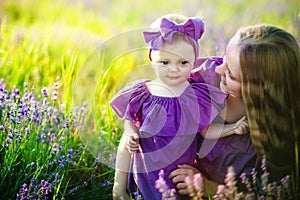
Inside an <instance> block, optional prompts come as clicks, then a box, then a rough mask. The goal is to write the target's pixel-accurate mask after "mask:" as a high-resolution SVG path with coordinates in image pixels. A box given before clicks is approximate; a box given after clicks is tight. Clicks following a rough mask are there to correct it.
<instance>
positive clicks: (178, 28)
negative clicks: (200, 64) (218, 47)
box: [143, 18, 204, 58]
mask: <svg viewBox="0 0 300 200" xmlns="http://www.w3.org/2000/svg"><path fill="white" fill-rule="evenodd" d="M203 32H204V22H203V20H202V19H201V18H190V19H188V20H187V21H186V22H185V23H184V24H175V23H173V22H172V21H170V20H168V19H166V18H162V20H161V23H160V29H159V31H156V32H149V31H145V32H143V34H144V38H145V41H146V44H147V46H148V47H149V48H150V49H153V50H159V49H161V48H162V47H163V46H164V43H165V42H168V43H169V44H172V43H173V39H174V33H180V34H182V35H184V39H185V40H186V41H187V42H188V43H190V44H191V45H192V46H193V47H194V49H195V56H196V58H197V57H198V55H199V44H198V40H199V39H200V38H201V36H202V34H203Z"/></svg>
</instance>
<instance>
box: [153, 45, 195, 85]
mask: <svg viewBox="0 0 300 200" xmlns="http://www.w3.org/2000/svg"><path fill="white" fill-rule="evenodd" d="M151 59H152V65H153V67H154V69H155V73H156V76H157V78H158V79H159V80H161V81H162V82H164V83H165V84H166V85H168V86H172V87H174V86H175V87H176V86H180V85H181V84H182V83H185V82H186V80H187V78H188V77H189V76H190V74H191V70H192V69H193V66H194V65H193V64H194V62H195V51H194V48H193V46H192V45H191V44H189V43H188V42H186V41H185V40H183V39H178V40H175V41H174V42H173V43H172V44H171V45H170V44H169V43H167V42H166V43H165V44H164V46H163V47H162V48H161V49H160V50H157V51H153V50H152V52H151Z"/></svg>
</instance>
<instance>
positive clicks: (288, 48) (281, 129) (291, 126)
mask: <svg viewBox="0 0 300 200" xmlns="http://www.w3.org/2000/svg"><path fill="white" fill-rule="evenodd" d="M238 35H239V44H238V48H239V56H240V67H241V73H242V74H241V76H242V95H243V100H244V102H245V104H246V109H247V115H248V120H249V126H250V134H251V138H252V142H253V145H254V146H255V148H256V151H257V154H258V156H260V157H261V156H263V155H266V159H267V162H268V163H269V167H270V170H271V171H272V169H273V171H274V173H273V176H275V177H276V176H277V177H280V176H282V175H285V174H287V173H290V172H291V169H293V166H295V165H294V164H295V163H296V162H298V159H299V158H297V157H296V155H298V153H296V151H297V152H299V134H300V90H299V89H300V88H299V87H300V52H299V46H298V44H297V41H296V40H295V38H294V37H293V36H292V35H291V34H290V33H288V32H287V31H285V30H283V29H281V28H278V27H275V26H272V25H255V26H250V27H245V28H241V29H240V30H239V31H238ZM295 158H296V159H297V161H296V160H295Z"/></svg>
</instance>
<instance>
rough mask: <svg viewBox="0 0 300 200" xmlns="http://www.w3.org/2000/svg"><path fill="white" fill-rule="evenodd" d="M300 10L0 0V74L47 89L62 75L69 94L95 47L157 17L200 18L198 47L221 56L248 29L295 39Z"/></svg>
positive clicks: (257, 4)
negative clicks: (269, 29) (268, 27)
mask: <svg viewBox="0 0 300 200" xmlns="http://www.w3.org/2000/svg"><path fill="white" fill-rule="evenodd" d="M299 9H300V3H299V1H298V0H257V1H256V0H254V1H251V2H250V1H243V0H230V1H225V0H209V1H208V0H206V1H203V0H189V1H183V0H172V1H160V0H148V1H138V0H132V1H123V0H111V1H108V0H54V1H53V0H1V2H0V17H1V18H0V23H1V32H0V59H1V60H0V61H1V62H0V74H1V76H2V77H3V78H4V79H5V80H6V82H7V84H9V85H11V86H13V85H17V86H20V87H22V85H23V82H24V81H26V82H30V84H33V85H35V86H36V87H39V86H47V85H48V84H49V83H52V82H54V80H55V78H56V76H61V78H62V80H63V83H64V86H65V87H64V90H66V91H67V92H69V93H70V92H71V89H70V88H68V86H67V85H69V84H71V83H72V81H73V80H74V76H75V75H76V72H77V70H78V69H79V67H80V66H81V65H82V64H83V63H84V62H85V60H86V59H87V57H88V56H89V54H90V53H91V52H92V51H93V50H94V49H95V48H96V47H97V45H99V44H101V43H102V42H104V41H105V40H107V39H110V38H111V37H113V36H115V35H118V34H120V33H122V32H126V31H130V30H134V29H139V28H145V27H148V26H149V24H150V23H151V22H152V21H153V20H154V19H156V18H157V17H159V16H161V15H164V14H168V13H181V14H184V15H186V16H199V17H204V20H205V23H206V31H205V35H204V36H203V39H202V41H201V44H202V46H204V47H205V50H206V52H205V54H206V55H213V54H222V53H223V52H222V51H223V50H224V46H225V45H226V43H227V41H228V39H229V38H230V37H231V36H232V35H233V34H234V33H235V31H236V30H237V29H238V28H239V27H240V26H244V25H249V24H255V23H271V24H275V25H278V26H281V27H283V28H285V29H287V30H288V31H290V32H291V33H293V35H294V36H295V37H296V38H298V40H299V37H300V33H299V32H300V31H299V30H300V11H299ZM115 48H117V47H115ZM111 51H114V48H112V49H111ZM132 64H133V65H134V64H135V63H134V62H133V63H132ZM69 93H68V94H66V95H70V94H69ZM64 99H65V101H68V100H69V98H67V97H65V98H64Z"/></svg>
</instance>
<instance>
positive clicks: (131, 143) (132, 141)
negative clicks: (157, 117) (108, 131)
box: [126, 133, 140, 153]
mask: <svg viewBox="0 0 300 200" xmlns="http://www.w3.org/2000/svg"><path fill="white" fill-rule="evenodd" d="M127 138H128V140H127V144H126V147H127V149H128V151H129V153H135V152H136V151H137V150H138V149H139V147H140V144H139V136H138V134H137V133H130V134H128V136H127Z"/></svg>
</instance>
